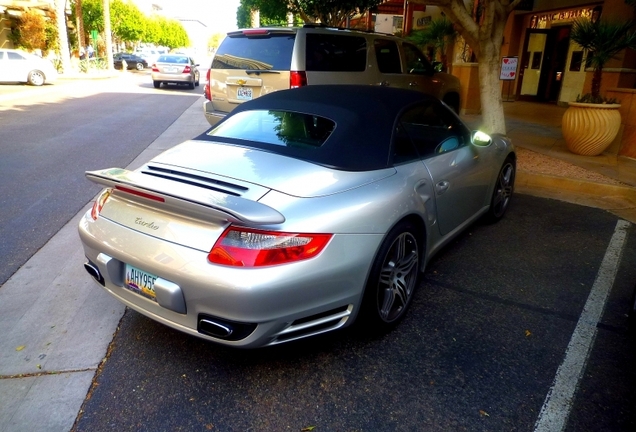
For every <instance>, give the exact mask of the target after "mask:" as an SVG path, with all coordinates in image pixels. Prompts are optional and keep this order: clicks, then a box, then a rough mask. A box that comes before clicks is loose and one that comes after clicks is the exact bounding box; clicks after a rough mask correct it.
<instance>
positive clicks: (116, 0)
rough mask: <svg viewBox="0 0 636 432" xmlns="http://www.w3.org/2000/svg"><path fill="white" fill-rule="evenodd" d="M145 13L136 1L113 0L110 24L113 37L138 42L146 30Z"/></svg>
mask: <svg viewBox="0 0 636 432" xmlns="http://www.w3.org/2000/svg"><path fill="white" fill-rule="evenodd" d="M146 21H147V20H146V17H145V15H144V14H143V13H142V12H141V11H140V10H139V9H138V8H137V6H135V4H134V3H131V2H128V1H122V0H112V1H111V3H110V24H111V26H112V28H111V31H112V32H113V37H114V38H115V39H116V40H119V41H124V42H137V41H139V40H141V38H142V36H143V35H144V32H145V23H146Z"/></svg>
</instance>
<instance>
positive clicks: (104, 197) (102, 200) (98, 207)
mask: <svg viewBox="0 0 636 432" xmlns="http://www.w3.org/2000/svg"><path fill="white" fill-rule="evenodd" d="M109 196H110V189H106V190H104V191H103V192H102V193H101V194H100V195H99V196H98V197H97V199H96V200H95V202H94V203H93V208H92V209H91V218H93V220H97V216H99V213H100V212H101V211H102V208H103V207H104V204H106V201H108V197H109Z"/></svg>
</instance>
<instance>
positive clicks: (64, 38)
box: [55, 0, 71, 73]
mask: <svg viewBox="0 0 636 432" xmlns="http://www.w3.org/2000/svg"><path fill="white" fill-rule="evenodd" d="M66 1H67V0H55V20H56V21H57V35H58V36H57V37H58V45H59V50H60V53H59V55H60V60H61V61H62V70H63V71H64V73H69V72H70V71H71V51H70V50H69V48H68V29H67V27H66Z"/></svg>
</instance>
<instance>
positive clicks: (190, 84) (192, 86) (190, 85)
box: [188, 81, 194, 90]
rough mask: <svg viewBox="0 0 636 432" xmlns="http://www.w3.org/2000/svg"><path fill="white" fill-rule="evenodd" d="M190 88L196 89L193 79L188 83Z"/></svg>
mask: <svg viewBox="0 0 636 432" xmlns="http://www.w3.org/2000/svg"><path fill="white" fill-rule="evenodd" d="M188 88H189V89H190V90H194V81H192V82H191V83H188Z"/></svg>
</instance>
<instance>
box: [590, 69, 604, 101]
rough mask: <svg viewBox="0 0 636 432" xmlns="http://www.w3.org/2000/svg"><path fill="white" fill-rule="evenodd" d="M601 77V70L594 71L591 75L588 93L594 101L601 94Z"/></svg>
mask: <svg viewBox="0 0 636 432" xmlns="http://www.w3.org/2000/svg"><path fill="white" fill-rule="evenodd" d="M602 77H603V68H596V69H594V74H593V75H592V89H591V91H590V93H592V96H593V97H594V99H597V98H598V97H599V96H600V94H601V78H602Z"/></svg>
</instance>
